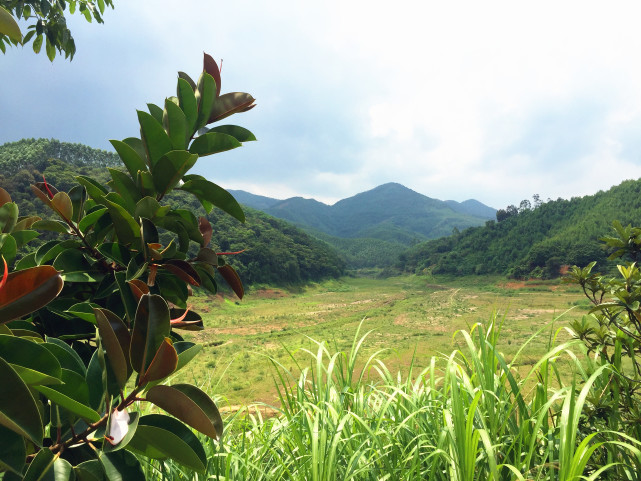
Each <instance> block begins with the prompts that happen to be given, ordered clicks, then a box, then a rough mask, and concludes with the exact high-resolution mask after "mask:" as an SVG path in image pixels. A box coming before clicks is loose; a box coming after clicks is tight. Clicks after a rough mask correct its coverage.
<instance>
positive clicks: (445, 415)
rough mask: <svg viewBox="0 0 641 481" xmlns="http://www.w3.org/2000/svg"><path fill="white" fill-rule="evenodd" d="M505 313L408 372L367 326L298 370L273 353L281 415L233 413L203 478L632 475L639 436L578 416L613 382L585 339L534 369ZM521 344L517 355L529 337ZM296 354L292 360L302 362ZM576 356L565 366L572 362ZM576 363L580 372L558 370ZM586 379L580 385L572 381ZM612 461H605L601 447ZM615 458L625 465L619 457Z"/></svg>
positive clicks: (165, 468) (173, 473)
mask: <svg viewBox="0 0 641 481" xmlns="http://www.w3.org/2000/svg"><path fill="white" fill-rule="evenodd" d="M501 324H502V321H501V320H500V319H497V318H492V319H491V320H490V321H489V322H487V323H483V324H477V325H474V326H472V328H471V330H470V331H460V332H457V333H456V340H457V341H458V342H457V346H456V348H455V350H453V351H452V352H451V354H449V355H443V356H440V357H438V358H432V360H431V362H429V363H428V367H427V368H426V369H424V370H422V371H420V372H416V371H415V370H414V365H413V363H412V364H411V365H410V366H409V373H407V375H406V376H405V375H403V376H402V375H401V374H400V373H393V372H391V371H390V370H389V369H388V368H387V366H386V365H385V364H384V363H383V362H382V361H381V360H380V354H381V351H379V352H376V353H374V354H372V355H371V356H363V353H362V349H363V346H364V345H365V344H366V338H367V337H368V335H369V334H370V333H369V332H368V333H367V334H365V335H361V334H360V328H359V330H358V331H357V332H356V334H355V336H354V340H353V342H352V345H351V348H350V349H348V350H339V349H330V348H329V347H328V345H327V344H326V343H325V342H319V341H315V346H316V347H315V348H312V349H310V350H303V351H304V354H305V355H306V357H307V358H308V359H309V363H307V362H304V363H303V364H297V367H298V370H300V372H301V374H300V376H298V377H297V376H295V375H294V374H293V373H292V372H291V371H290V370H289V369H287V368H286V366H285V365H284V362H285V361H283V362H278V361H277V360H273V361H272V362H273V364H274V370H275V373H276V374H275V383H276V385H277V387H278V389H279V400H280V408H276V411H277V415H276V416H273V417H269V418H264V417H263V416H262V414H261V410H260V409H256V410H255V411H253V410H252V409H249V411H248V412H247V415H246V416H242V415H241V414H238V415H236V416H234V417H233V418H232V419H231V420H230V421H229V424H228V429H227V432H226V436H225V437H224V439H223V440H222V442H220V443H211V442H207V443H206V445H205V449H206V452H207V457H208V459H209V463H208V466H207V475H208V478H207V479H225V480H270V481H271V480H280V479H288V480H306V481H307V480H380V479H388V480H392V479H404V480H419V479H420V480H432V481H434V480H443V481H445V480H448V481H449V480H457V481H472V480H479V481H480V480H483V481H485V480H505V481H508V480H519V481H525V480H534V479H536V480H541V481H543V480H546V481H547V480H550V481H552V480H554V481H570V480H572V481H579V480H582V479H588V480H595V479H608V476H612V475H613V474H616V473H615V471H614V469H616V468H621V469H620V470H619V472H620V473H623V475H622V476H621V477H620V478H617V479H628V480H632V479H637V478H636V475H637V474H636V473H635V472H633V471H627V472H626V471H625V469H624V468H626V464H625V463H626V461H628V460H630V459H631V458H638V457H639V456H641V452H640V451H639V444H640V443H639V441H638V440H635V439H627V438H622V439H620V440H616V441H615V440H608V441H601V440H599V441H597V439H596V438H595V435H594V434H593V433H589V432H586V430H585V429H584V428H585V426H584V424H583V417H582V413H583V412H585V411H589V410H590V409H592V408H593V407H594V404H593V402H594V399H595V396H598V393H599V390H600V389H602V388H603V385H604V384H606V383H607V381H608V378H609V374H610V373H609V372H608V370H607V368H606V367H600V368H596V369H592V368H590V369H589V370H586V369H585V368H584V363H585V362H587V363H588V364H589V362H590V360H589V358H587V357H586V358H583V357H581V358H579V357H577V355H576V354H575V353H574V352H573V348H576V347H578V344H579V341H577V340H573V341H569V342H565V343H556V342H554V341H555V338H556V336H553V334H554V333H551V336H550V337H551V340H552V342H550V344H549V346H548V351H547V353H546V354H545V355H544V356H543V357H542V358H541V359H539V360H538V362H536V363H535V364H534V365H533V366H529V367H528V366H527V365H524V364H523V363H522V362H521V359H520V357H519V355H518V354H517V356H515V357H514V358H513V359H512V360H510V361H508V360H507V359H506V358H505V357H504V356H503V355H502V354H501V353H500V352H499V351H498V349H497V344H498V341H499V339H500V337H501ZM538 335H541V331H539V333H537V334H535V335H534V336H533V337H532V338H530V339H528V340H527V341H526V343H525V344H524V345H523V346H522V347H521V349H519V354H520V353H522V351H523V348H525V347H526V346H527V344H528V343H530V342H532V341H533V339H534V337H536V336H538ZM290 354H291V355H292V357H291V359H292V361H294V362H295V361H296V358H295V357H294V356H293V353H290ZM568 362H569V363H570V365H569V366H568V364H567V363H568ZM568 367H570V368H573V369H574V370H575V372H576V374H575V375H574V376H572V375H570V376H564V375H563V374H562V372H563V371H566V372H567V368H568ZM578 382H583V385H582V386H581V388H580V390H579V391H578V392H576V391H575V389H574V386H575V384H576V383H578ZM606 446H607V447H611V448H612V452H613V453H616V455H617V457H615V458H614V459H611V460H607V461H606V462H604V463H602V464H601V465H599V466H595V462H596V461H601V459H600V455H601V454H602V450H603V449H604V448H605V447H606ZM617 463H619V464H617ZM147 469H148V472H149V473H150V474H153V475H154V476H158V477H162V478H163V479H201V478H200V477H196V475H194V474H193V473H190V472H189V471H188V470H185V469H183V468H181V467H180V466H177V465H176V463H174V462H173V461H171V460H168V461H166V462H163V461H158V462H153V463H152V464H151V465H150V466H149V467H148V468H147Z"/></svg>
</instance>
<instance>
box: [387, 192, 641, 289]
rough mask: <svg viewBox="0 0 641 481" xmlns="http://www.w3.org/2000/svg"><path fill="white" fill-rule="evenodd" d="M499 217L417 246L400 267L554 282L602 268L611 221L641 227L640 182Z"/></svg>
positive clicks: (404, 256)
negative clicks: (569, 271)
mask: <svg viewBox="0 0 641 481" xmlns="http://www.w3.org/2000/svg"><path fill="white" fill-rule="evenodd" d="M521 205H522V206H524V205H525V206H528V205H530V203H529V202H528V201H524V202H522V203H521ZM498 217H499V218H500V219H502V220H501V221H500V222H496V221H488V222H486V224H485V226H483V227H475V228H470V229H466V230H465V231H463V232H461V233H459V234H457V235H454V236H450V237H446V238H442V239H437V240H434V241H429V242H425V243H422V244H419V245H417V246H414V247H413V248H411V249H409V250H408V251H407V252H406V253H404V254H403V255H402V256H401V258H400V264H399V266H400V267H401V268H403V269H405V270H407V271H411V272H421V271H424V270H425V269H431V270H432V272H434V273H448V274H488V273H495V274H507V275H512V276H514V277H528V276H537V277H539V276H543V277H555V276H557V275H558V273H559V269H560V267H561V266H562V265H574V264H576V265H579V266H585V265H587V264H588V263H589V262H591V261H593V260H595V261H597V262H598V263H599V264H600V265H601V269H603V268H604V264H605V263H606V262H607V260H606V257H607V256H606V253H605V252H604V251H603V250H602V248H601V243H600V242H599V238H601V237H603V236H605V235H611V233H612V227H611V226H612V221H613V220H615V219H617V220H619V221H621V223H622V224H623V225H626V224H629V223H631V224H632V225H639V224H640V223H641V180H627V181H625V182H623V183H621V184H620V185H618V186H615V187H612V188H611V189H610V190H608V191H607V192H603V191H600V192H598V193H597V194H595V195H589V196H585V197H581V198H572V199H571V200H563V199H558V200H556V201H548V202H546V203H543V204H538V205H535V207H534V208H527V207H525V208H524V207H521V208H520V209H516V208H515V207H512V206H511V208H508V209H507V211H505V210H499V213H498Z"/></svg>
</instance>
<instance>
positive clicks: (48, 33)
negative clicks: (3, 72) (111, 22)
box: [0, 0, 113, 62]
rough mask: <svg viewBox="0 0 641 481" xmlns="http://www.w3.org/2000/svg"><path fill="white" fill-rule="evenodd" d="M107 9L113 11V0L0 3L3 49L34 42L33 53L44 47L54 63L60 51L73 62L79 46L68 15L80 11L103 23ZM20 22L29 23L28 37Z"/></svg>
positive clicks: (7, 0) (11, 0) (9, 0)
mask: <svg viewBox="0 0 641 481" xmlns="http://www.w3.org/2000/svg"><path fill="white" fill-rule="evenodd" d="M107 6H109V7H111V8H113V0H97V1H96V2H94V1H93V0H26V1H25V0H0V50H1V51H2V53H5V52H6V46H7V45H9V46H11V45H14V46H17V45H23V46H24V45H27V44H28V43H29V42H30V41H31V40H33V43H32V48H33V51H34V52H35V53H40V51H41V49H42V46H43V44H44V46H45V52H46V53H47V57H49V60H51V61H52V62H53V59H54V58H55V57H56V50H57V51H58V53H59V54H60V55H62V54H64V56H65V58H69V59H73V56H74V54H75V53H76V43H75V41H74V38H73V36H72V35H71V31H70V30H69V28H68V27H67V17H66V15H67V14H74V13H75V12H76V10H78V12H80V14H81V15H83V16H84V17H85V19H86V20H87V22H89V23H91V22H92V21H93V20H95V21H96V22H97V23H103V20H102V15H103V14H104V12H105V8H106V7H107ZM16 19H24V20H25V21H27V22H28V23H29V25H28V27H27V32H26V33H25V34H24V35H23V33H22V32H21V31H20V28H19V26H18V23H17V22H16Z"/></svg>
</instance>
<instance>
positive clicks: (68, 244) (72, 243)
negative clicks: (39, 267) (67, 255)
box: [36, 239, 81, 264]
mask: <svg viewBox="0 0 641 481" xmlns="http://www.w3.org/2000/svg"><path fill="white" fill-rule="evenodd" d="M80 246H81V244H80V242H79V241H76V240H73V239H69V240H66V241H63V242H60V241H50V242H47V243H46V244H43V245H42V246H41V247H40V248H39V249H38V250H37V251H36V262H37V263H38V264H47V263H48V262H50V261H52V260H54V259H55V258H56V257H58V255H60V253H61V252H64V251H66V250H68V249H78V248H79V247H80Z"/></svg>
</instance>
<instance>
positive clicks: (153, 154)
mask: <svg viewBox="0 0 641 481" xmlns="http://www.w3.org/2000/svg"><path fill="white" fill-rule="evenodd" d="M138 122H139V123H140V132H141V134H142V142H143V145H144V146H145V150H146V151H147V153H148V157H149V160H150V162H151V170H152V172H153V169H154V166H155V165H156V162H158V160H159V159H160V158H161V157H162V156H163V155H165V154H166V153H167V152H169V151H170V150H171V149H172V144H171V139H170V138H169V136H168V135H167V133H166V132H165V129H163V127H162V124H161V122H159V121H158V120H156V119H155V118H154V117H153V116H151V115H150V114H148V113H147V112H143V111H141V110H139V111H138Z"/></svg>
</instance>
